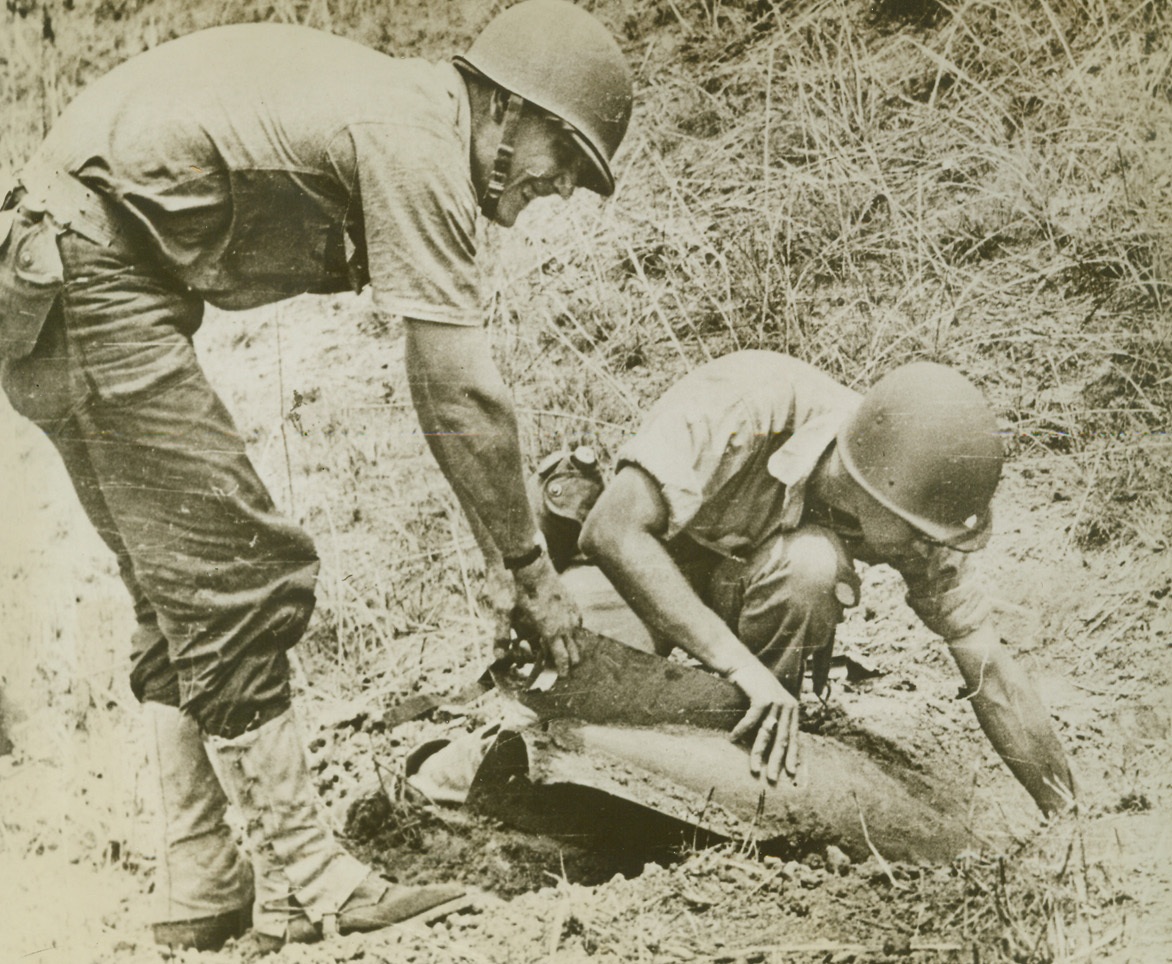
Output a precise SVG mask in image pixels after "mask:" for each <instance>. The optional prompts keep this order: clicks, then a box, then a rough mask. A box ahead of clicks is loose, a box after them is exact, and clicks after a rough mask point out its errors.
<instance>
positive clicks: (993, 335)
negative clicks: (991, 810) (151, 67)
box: [0, 0, 1172, 961]
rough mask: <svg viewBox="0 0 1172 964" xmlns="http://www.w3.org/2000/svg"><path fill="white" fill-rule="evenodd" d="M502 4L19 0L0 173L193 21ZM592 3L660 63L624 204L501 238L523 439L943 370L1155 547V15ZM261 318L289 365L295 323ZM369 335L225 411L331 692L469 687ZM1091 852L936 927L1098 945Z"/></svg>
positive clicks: (1013, 873) (464, 573) (996, 956)
mask: <svg viewBox="0 0 1172 964" xmlns="http://www.w3.org/2000/svg"><path fill="white" fill-rule="evenodd" d="M496 6H497V5H496V4H495V3H493V2H491V0H466V2H461V3H458V4H457V3H450V4H446V5H445V4H435V3H429V2H425V0H400V2H398V3H394V4H374V3H370V2H365V0H362V2H347V3H342V2H335V3H332V4H331V3H329V2H328V0H306V2H293V0H275V2H267V0H266V2H257V0H244V2H240V3H236V4H231V5H229V4H223V3H216V4H212V3H200V4H181V3H179V2H176V0H153V2H150V0H74V2H72V3H70V4H66V3H63V2H62V3H58V2H49V3H46V4H35V3H34V0H15V2H12V3H9V4H8V5H6V8H5V9H4V10H3V11H0V19H2V20H3V21H4V22H3V26H2V27H0V109H2V110H3V111H4V116H5V120H6V124H5V126H4V128H3V130H2V131H0V167H3V166H4V165H8V166H15V165H17V164H18V163H19V162H20V160H21V159H22V158H23V157H25V156H26V155H27V154H28V153H29V152H30V151H31V149H32V148H33V147H34V146H35V144H36V143H37V141H38V139H39V137H40V136H41V133H42V130H43V127H44V125H45V122H46V119H48V118H51V116H52V115H53V114H54V113H55V112H56V110H57V109H58V108H59V106H60V105H61V104H62V103H64V102H67V101H68V99H69V98H70V97H71V96H72V95H73V93H74V92H76V91H77V90H78V89H79V88H80V87H81V86H83V85H84V84H85V83H87V82H88V81H89V80H91V79H93V78H94V77H96V76H98V75H100V74H101V73H102V72H103V71H104V70H105V69H107V68H108V67H109V66H111V65H112V64H113V63H115V62H117V61H120V60H122V59H124V58H125V57H127V56H129V55H131V54H133V53H135V52H137V51H138V50H140V49H143V48H144V47H147V46H151V45H154V44H156V43H158V42H160V41H162V40H164V39H167V38H168V37H171V36H175V35H178V34H182V33H186V32H188V31H189V30H191V29H194V28H196V27H199V26H206V25H210V24H212V23H222V22H227V21H240V20H254V19H274V20H284V21H295V22H302V23H308V24H311V25H314V26H320V27H325V28H327V29H332V30H334V31H336V32H339V33H343V34H347V35H349V36H353V37H355V38H357V39H360V40H363V41H365V42H368V43H370V44H372V45H374V46H376V47H378V48H380V49H383V50H387V51H390V52H394V53H404V54H423V55H427V56H440V55H443V54H446V53H448V52H450V51H451V50H453V49H456V48H458V47H459V46H461V45H462V44H463V43H464V42H466V40H467V38H468V37H469V36H470V35H471V34H472V32H473V31H474V30H475V29H476V28H477V27H478V26H479V25H480V24H481V23H483V22H484V21H485V20H486V19H487V18H488V16H489V15H490V13H491V12H492V10H493V9H495V7H496ZM587 6H590V7H591V8H593V9H595V10H596V11H597V12H598V13H599V15H600V16H601V17H603V18H604V19H605V20H606V21H607V22H608V23H609V24H610V25H611V26H612V27H613V28H614V29H615V30H616V32H617V33H618V34H619V35H620V36H621V37H622V38H623V41H624V44H625V46H626V48H627V51H628V53H629V56H630V59H631V61H632V63H633V64H635V65H636V68H637V76H638V103H637V108H636V114H635V119H634V123H633V126H632V135H631V137H630V140H629V143H628V144H627V145H626V146H625V147H624V149H623V151H622V153H621V155H620V157H619V159H618V164H617V167H618V173H619V190H618V193H617V195H616V197H615V198H614V199H613V200H612V201H611V202H610V203H609V204H607V205H605V206H602V207H599V206H598V205H597V204H596V203H595V202H594V201H593V199H590V198H575V199H574V200H573V201H571V202H570V203H569V204H568V205H557V206H556V207H553V206H550V207H548V208H542V209H540V210H535V211H534V212H532V213H531V214H530V215H529V216H528V219H527V222H526V223H525V225H524V227H523V229H520V230H517V231H515V232H508V233H506V232H490V235H489V239H488V242H487V245H486V247H487V253H488V259H487V260H488V265H489V271H488V274H489V282H490V284H489V287H490V290H491V294H492V299H493V300H492V313H491V325H492V327H493V329H494V331H495V334H496V338H497V352H498V358H499V361H500V364H501V367H502V369H503V371H504V372H505V375H506V378H507V379H508V380H509V381H510V383H511V384H512V385H513V386H514V387H515V390H516V395H517V400H518V406H519V411H520V414H521V421H522V428H523V432H524V435H525V443H526V447H527V450H528V451H529V453H530V454H531V455H532V456H534V457H537V456H538V455H540V454H541V453H543V452H545V451H548V450H549V449H552V448H553V447H555V446H560V445H572V444H575V443H577V442H589V443H591V444H593V445H595V446H596V447H597V448H598V449H599V450H600V452H601V453H602V454H603V455H604V456H605V455H608V454H610V453H612V452H613V450H614V449H615V447H616V446H617V445H618V444H619V443H620V442H621V441H622V439H623V437H624V436H625V434H626V433H627V432H629V431H630V430H631V428H632V427H633V426H634V424H636V422H637V420H638V417H639V413H640V412H641V411H642V410H643V409H644V408H645V406H646V403H647V401H648V400H649V399H651V398H653V397H655V396H656V395H657V394H658V393H659V392H660V391H662V389H663V388H664V387H666V385H667V384H669V383H670V382H671V381H673V380H674V379H675V378H676V377H678V376H679V375H680V374H681V373H682V372H684V371H686V370H688V369H689V368H691V367H694V366H695V365H697V364H700V363H702V362H703V361H704V360H705V359H707V358H710V357H714V356H717V355H720V354H722V353H725V352H727V351H729V350H732V349H735V348H756V347H760V348H769V349H776V350H781V351H787V352H791V353H793V354H796V355H799V356H801V357H803V358H806V359H808V360H810V361H812V362H814V363H816V364H818V365H820V366H823V367H825V368H827V369H829V370H830V371H832V372H834V373H835V374H836V375H838V376H840V377H841V378H843V379H844V380H846V381H847V382H849V383H851V384H856V385H864V384H866V383H868V382H870V381H871V380H873V378H874V377H875V376H877V375H878V374H879V373H881V372H883V371H884V370H886V369H888V368H890V367H891V366H893V365H895V364H898V363H900V362H902V361H905V360H907V359H909V358H912V357H926V358H933V359H940V360H944V361H948V362H952V363H955V364H957V365H959V366H961V367H962V368H963V369H964V370H965V371H966V372H968V373H970V374H971V375H972V376H973V377H975V378H976V379H977V380H978V381H980V383H981V384H982V385H983V386H984V388H985V389H986V390H987V392H988V393H989V395H990V397H991V398H992V399H993V400H994V402H995V404H996V406H997V408H998V410H999V412H1000V414H1001V416H1002V419H1003V424H1004V427H1005V430H1006V433H1007V436H1008V438H1009V439H1010V441H1011V449H1012V450H1013V451H1014V453H1015V454H1018V455H1020V456H1029V457H1030V458H1061V459H1067V460H1070V461H1071V462H1073V463H1074V464H1075V465H1076V466H1077V468H1078V471H1079V473H1080V475H1079V478H1080V479H1081V482H1080V489H1079V491H1077V492H1075V493H1074V494H1073V496H1072V499H1071V502H1072V513H1071V521H1070V531H1071V538H1072V539H1073V540H1075V541H1076V543H1077V544H1078V545H1080V546H1082V547H1086V548H1094V547H1102V546H1110V545H1119V544H1122V543H1135V544H1137V545H1145V546H1148V547H1149V548H1155V547H1157V546H1166V545H1167V538H1168V535H1167V532H1166V531H1161V529H1160V526H1161V524H1162V523H1161V521H1160V520H1166V519H1167V517H1168V512H1169V495H1168V486H1167V479H1168V477H1169V471H1170V470H1172V448H1170V446H1169V442H1168V436H1167V434H1166V433H1167V431H1168V428H1169V424H1170V422H1172V418H1170V414H1172V324H1170V317H1172V315H1170V312H1169V304H1170V301H1172V290H1170V288H1169V278H1170V274H1169V266H1170V264H1172V213H1170V212H1172V164H1170V163H1169V158H1170V157H1172V14H1170V13H1169V10H1168V7H1167V6H1166V5H1165V4H1163V3H1161V2H1159V0H1034V2H1026V0H958V2H942V0H886V2H883V3H880V4H878V5H875V6H874V7H871V6H868V5H867V4H866V3H865V2H863V0H814V2H798V0H793V2H789V0H646V2H642V0H640V2H632V0H597V2H594V3H588V4H587ZM316 310H317V309H316V308H313V307H307V306H306V305H305V303H302V304H301V305H299V306H298V307H297V308H291V309H290V311H291V312H299V313H300V314H299V315H298V317H301V316H302V315H308V314H312V313H313V312H314V311H316ZM282 317H283V316H282V315H281V314H280V313H279V312H277V313H276V314H274V315H273V316H271V318H270V323H271V325H273V326H276V325H279V324H283V322H282ZM274 319H275V320H274ZM281 330H282V332H283V351H284V353H285V355H286V356H289V355H294V354H295V351H293V349H292V348H291V337H292V336H291V335H290V334H289V331H290V327H289V326H288V325H286V326H285V327H283V328H282V329H281ZM265 331H267V330H265ZM257 337H258V338H259V339H260V340H261V345H260V347H263V348H264V350H265V351H271V350H272V349H273V347H274V345H275V339H274V338H273V337H272V332H268V333H264V331H262V334H260V335H258V336H257ZM354 337H356V338H358V339H359V342H358V344H357V347H355V348H354V350H353V353H352V355H350V356H349V358H348V360H347V359H341V360H339V359H333V360H328V363H329V365H344V364H355V365H357V366H358V367H357V368H355V369H354V372H355V384H359V383H361V386H362V388H363V389H364V392H359V393H358V395H356V396H355V397H349V396H344V395H339V394H337V388H336V386H337V384H338V383H339V382H338V379H337V378H335V377H334V376H336V375H337V374H338V372H339V371H341V370H343V369H335V370H334V371H333V375H331V379H332V380H331V383H330V384H331V385H332V386H333V387H332V388H328V389H325V390H323V388H322V386H323V383H324V376H323V374H322V373H321V372H320V371H318V370H316V369H315V366H320V364H321V360H320V359H317V358H312V359H309V360H306V359H302V360H301V362H300V363H299V362H298V361H297V359H296V358H293V357H286V358H285V359H284V367H283V371H282V375H281V379H280V382H281V384H279V385H277V384H275V383H274V381H273V380H272V379H270V380H269V381H268V382H261V381H258V382H257V384H255V385H254V386H252V387H251V389H249V390H248V392H246V393H245V396H246V397H245V398H244V400H245V401H248V402H250V403H253V404H252V406H251V408H242V407H239V406H236V408H237V410H238V411H241V412H242V413H244V412H249V411H251V412H253V413H254V414H249V415H246V418H247V419H248V421H247V422H246V424H247V425H248V426H250V430H251V432H252V435H251V438H250V441H251V442H252V443H253V444H254V448H255V449H256V450H257V451H258V453H259V455H258V458H259V461H260V463H261V468H262V474H264V475H265V477H267V478H269V479H272V480H278V481H277V482H276V483H275V484H274V489H275V490H276V491H277V493H278V498H279V499H280V501H282V503H283V504H284V505H286V507H288V508H290V510H291V511H295V513H296V514H297V515H298V517H299V518H302V519H303V520H304V521H305V522H306V524H307V525H308V526H309V527H310V528H311V529H312V530H313V531H314V532H315V533H318V534H319V546H320V549H321V552H322V555H323V560H324V567H323V579H322V584H321V593H320V602H319V608H318V616H317V618H316V620H315V624H314V627H313V630H312V633H311V635H310V638H309V639H308V640H307V646H306V647H304V651H305V653H306V659H307V660H309V661H310V662H311V664H312V668H313V670H314V678H315V682H316V683H317V684H318V685H319V686H322V687H324V688H327V689H331V690H333V691H335V692H336V693H337V694H344V693H346V692H348V691H352V690H354V689H355V688H356V687H361V688H362V689H363V690H364V692H365V693H366V694H367V695H368V696H372V695H373V696H385V697H386V698H387V699H391V698H392V697H393V696H394V695H395V694H398V693H402V692H405V691H409V690H411V689H415V688H419V687H424V686H426V687H430V688H445V687H447V686H449V685H451V684H453V683H455V682H456V681H457V679H458V678H459V677H460V674H461V670H462V669H463V667H464V666H465V664H466V663H467V662H468V661H469V660H471V659H473V658H474V657H475V656H476V655H477V654H475V653H474V652H473V650H474V649H475V647H476V646H477V645H480V643H481V642H482V640H483V629H484V618H483V613H482V611H481V609H480V605H479V602H478V600H477V589H476V586H477V579H478V572H477V565H478V562H477V560H476V558H475V556H474V555H473V552H472V548H471V540H470V538H469V536H468V534H467V531H466V529H465V528H464V526H463V523H462V521H461V520H460V519H459V518H458V512H457V510H456V507H455V504H454V501H453V500H452V498H451V496H450V494H449V493H448V491H447V489H446V487H445V486H444V484H443V482H442V479H441V478H440V477H439V474H438V471H437V470H435V469H434V467H433V466H432V465H431V463H430V461H429V460H428V457H427V455H426V452H425V449H424V446H423V445H422V442H421V441H420V440H419V439H418V437H411V426H412V424H413V422H412V417H413V416H412V413H411V411H410V408H409V406H408V405H407V404H406V402H405V400H404V396H403V394H402V393H401V386H402V384H403V383H402V381H401V379H400V378H399V377H398V375H397V373H396V372H395V371H393V370H391V371H390V372H388V373H387V375H386V385H385V392H384V393H383V395H382V397H375V398H372V397H371V392H370V389H371V388H372V387H374V386H377V384H378V383H379V381H380V379H381V378H382V375H381V374H380V375H378V376H372V375H371V374H370V372H369V371H364V370H363V369H362V365H363V364H365V361H366V358H367V355H366V354H365V352H366V351H367V350H369V351H375V350H379V351H384V350H385V342H386V340H387V339H386V333H385V332H383V331H381V330H379V329H378V328H377V326H375V325H374V324H373V323H372V324H371V327H370V328H369V330H365V331H362V332H360V333H358V334H357V335H355V336H354ZM380 345H381V346H382V347H381V348H380V347H379V346H380ZM362 346H366V348H365V349H364V348H363V347H362ZM248 348H249V346H248V345H237V346H233V351H234V352H236V353H237V354H240V353H243V357H248V356H247V351H246V350H247V349H248ZM261 354H262V353H261V352H260V351H259V349H258V351H257V353H256V357H255V358H254V360H255V361H256V364H257V366H258V367H259V366H268V367H270V368H271V367H272V362H273V358H272V356H271V355H268V356H265V357H261ZM396 364H397V362H396ZM274 377H275V376H274ZM396 385H398V386H400V389H397V388H396ZM238 401H239V399H238ZM257 412H263V413H264V414H263V415H258V414H255V413H257ZM282 490H283V491H282ZM372 545H373V546H375V547H376V548H372ZM331 667H332V668H333V671H331V669H330V668H331ZM1076 844H1077V840H1073V841H1072V843H1071V848H1072V850H1071V854H1070V855H1069V859H1068V860H1066V861H1065V862H1063V863H1061V866H1060V868H1059V869H1057V870H1056V869H1055V868H1054V866H1052V865H1049V864H1045V865H1042V864H1039V863H1038V862H1037V861H1033V860H1032V858H1030V859H1027V858H1026V857H1024V856H1022V855H1019V856H1018V857H1016V858H1014V859H1010V860H1008V861H1005V860H1002V861H1000V862H998V861H996V860H994V861H985V860H977V859H976V858H974V859H973V860H970V861H968V862H966V863H963V864H962V865H961V866H960V867H959V869H958V870H957V873H958V874H960V876H961V878H963V882H964V886H963V887H961V888H960V889H959V891H957V894H958V896H955V899H953V898H950V900H952V903H949V901H948V900H943V899H941V900H940V902H939V903H937V904H929V905H928V907H929V910H928V911H926V912H927V913H932V914H936V915H938V916H937V920H938V922H939V923H940V925H941V926H940V929H941V930H942V931H948V932H949V933H952V934H957V933H959V934H962V935H963V936H964V937H965V939H966V940H971V941H976V942H978V943H979V944H980V946H981V947H982V948H985V949H986V950H984V951H983V953H982V956H981V958H980V959H981V960H982V961H1001V960H1004V961H1009V960H1018V961H1047V960H1087V959H1094V940H1101V939H1102V938H1103V934H1102V933H1101V932H1100V933H1099V936H1098V937H1097V938H1093V939H1092V938H1090V937H1087V936H1086V935H1087V934H1088V933H1089V931H1087V929H1086V923H1087V921H1088V920H1092V919H1093V918H1095V916H1096V915H1099V914H1100V913H1102V912H1103V910H1104V908H1106V907H1108V906H1109V905H1110V902H1111V901H1112V900H1114V899H1115V898H1114V895H1113V894H1112V893H1111V892H1109V888H1105V885H1103V886H1100V884H1099V883H1097V882H1095V883H1092V882H1091V881H1090V879H1089V878H1088V877H1087V875H1086V871H1085V868H1084V867H1081V866H1080V865H1079V863H1078V860H1077V856H1078V851H1077V846H1076ZM926 899H927V898H926ZM931 899H933V900H935V899H936V898H931ZM904 909H905V910H906V909H907V908H906V907H905V908H904ZM901 912H902V911H901ZM957 915H959V916H957ZM954 918H955V919H954ZM944 923H947V925H948V926H947V927H945V926H943V925H944ZM950 928H951V930H950Z"/></svg>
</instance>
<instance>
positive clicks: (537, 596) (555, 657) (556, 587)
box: [512, 553, 582, 677]
mask: <svg viewBox="0 0 1172 964" xmlns="http://www.w3.org/2000/svg"><path fill="white" fill-rule="evenodd" d="M513 575H514V578H515V583H516V587H515V593H514V597H513V613H512V617H513V619H512V627H513V630H514V632H516V634H517V639H518V640H520V641H523V642H528V643H530V644H531V645H532V646H533V647H534V650H535V652H536V654H537V666H536V667H535V668H534V677H536V676H537V674H538V673H540V672H541V670H542V668H543V667H544V666H545V665H546V664H547V662H548V661H550V660H552V661H553V665H554V667H555V668H556V669H557V672H558V675H559V676H564V675H566V674H567V673H569V671H570V669H571V668H573V667H574V666H576V665H577V664H578V660H579V658H580V657H579V653H578V643H577V640H576V639H575V636H574V631H575V630H576V629H577V628H578V627H579V626H581V625H582V614H581V613H580V612H579V611H578V607H577V605H576V604H575V603H574V601H573V599H571V598H570V596H569V594H568V593H567V592H566V590H565V587H564V586H563V585H562V581H561V580H560V579H559V578H558V575H557V573H556V572H555V571H554V568H553V566H552V565H551V564H550V561H549V557H548V556H547V555H546V554H545V553H542V554H541V557H540V558H539V559H538V560H537V561H536V562H534V563H533V564H532V565H529V566H525V567H524V568H523V569H518V570H517V571H516V572H515V573H514V574H513Z"/></svg>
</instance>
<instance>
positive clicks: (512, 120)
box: [480, 92, 525, 220]
mask: <svg viewBox="0 0 1172 964" xmlns="http://www.w3.org/2000/svg"><path fill="white" fill-rule="evenodd" d="M508 98H509V99H508V100H507V101H506V102H505V116H504V120H503V121H502V123H501V141H500V144H499V145H498V146H497V149H496V157H495V158H494V159H493V162H492V172H491V173H490V174H489V177H488V187H487V188H485V191H484V197H482V198H481V199H480V210H481V211H483V212H484V216H485V217H486V218H488V219H489V220H492V219H493V218H494V217H496V207H497V204H498V203H499V202H500V199H501V193H502V192H503V191H504V189H505V180H506V179H507V178H508V176H509V168H510V167H512V163H513V141H514V140H515V139H516V136H517V127H518V126H519V125H520V123H521V111H522V110H523V109H524V107H525V98H523V97H519V96H518V95H517V94H514V93H511V92H510V93H508Z"/></svg>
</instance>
